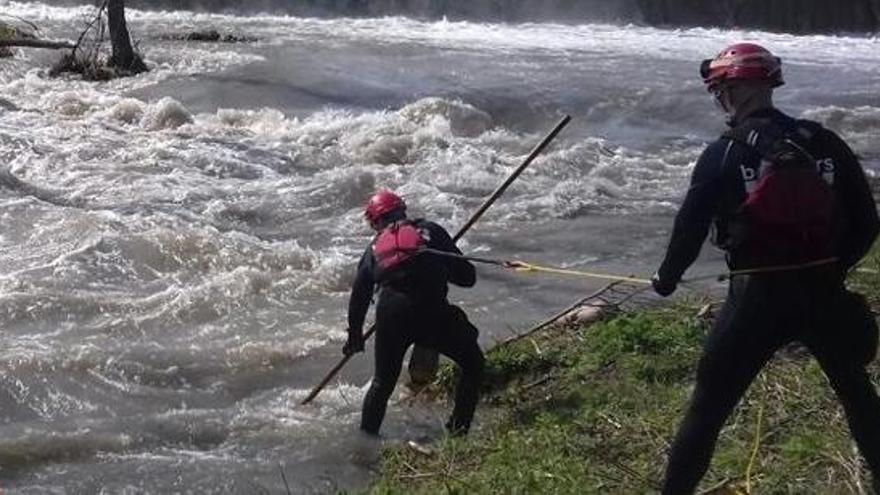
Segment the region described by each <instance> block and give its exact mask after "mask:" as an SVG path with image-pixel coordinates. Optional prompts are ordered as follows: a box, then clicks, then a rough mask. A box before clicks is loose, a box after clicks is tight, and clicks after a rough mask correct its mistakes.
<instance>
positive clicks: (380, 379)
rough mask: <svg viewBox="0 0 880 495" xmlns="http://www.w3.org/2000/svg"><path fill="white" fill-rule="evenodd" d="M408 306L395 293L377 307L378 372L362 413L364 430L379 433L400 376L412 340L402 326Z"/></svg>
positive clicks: (376, 352)
mask: <svg viewBox="0 0 880 495" xmlns="http://www.w3.org/2000/svg"><path fill="white" fill-rule="evenodd" d="M398 299H399V300H398ZM407 308H408V304H407V303H406V301H404V300H403V299H402V298H396V297H393V296H387V297H386V298H384V300H380V305H379V306H378V307H377V308H376V328H377V330H376V343H375V348H374V351H375V359H376V362H375V372H374V373H373V382H372V383H371V384H370V389H369V390H368V391H367V395H366V396H365V397H364V407H363V412H362V414H361V429H362V430H364V431H365V432H367V433H371V434H373V435H376V434H378V433H379V427H381V426H382V420H383V419H384V418H385V410H386V409H387V407H388V399H390V398H391V394H392V393H393V392H394V387H395V385H397V378H398V377H399V376H400V369H401V367H402V366H403V356H404V354H406V349H407V348H408V347H409V346H410V344H411V343H412V340H411V339H410V338H409V337H408V335H407V333H406V332H405V331H404V329H403V328H402V324H405V323H409V322H410V319H409V312H408V311H406V309H407Z"/></svg>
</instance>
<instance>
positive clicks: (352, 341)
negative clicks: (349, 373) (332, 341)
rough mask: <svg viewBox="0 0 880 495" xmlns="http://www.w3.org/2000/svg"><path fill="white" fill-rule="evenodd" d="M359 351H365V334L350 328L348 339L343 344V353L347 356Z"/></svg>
mask: <svg viewBox="0 0 880 495" xmlns="http://www.w3.org/2000/svg"><path fill="white" fill-rule="evenodd" d="M358 352H364V336H363V334H361V333H360V332H358V333H355V332H352V331H351V330H349V331H348V340H347V341H346V342H345V345H344V346H342V353H343V354H345V355H346V356H351V355H353V354H357V353H358Z"/></svg>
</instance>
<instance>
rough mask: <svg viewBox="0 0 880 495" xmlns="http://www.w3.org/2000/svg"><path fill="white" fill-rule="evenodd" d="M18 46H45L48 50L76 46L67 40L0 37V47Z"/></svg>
mask: <svg viewBox="0 0 880 495" xmlns="http://www.w3.org/2000/svg"><path fill="white" fill-rule="evenodd" d="M5 46H20V47H27V48H47V49H50V50H63V49H65V48H71V49H72V48H75V47H76V46H75V45H74V44H73V43H71V42H69V41H49V40H37V39H30V38H9V39H0V47H5Z"/></svg>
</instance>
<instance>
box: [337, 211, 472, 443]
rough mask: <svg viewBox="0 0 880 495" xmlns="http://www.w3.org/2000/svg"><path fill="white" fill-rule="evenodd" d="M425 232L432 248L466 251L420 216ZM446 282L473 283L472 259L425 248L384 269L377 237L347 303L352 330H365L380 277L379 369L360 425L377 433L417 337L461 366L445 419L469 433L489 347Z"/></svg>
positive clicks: (457, 429)
mask: <svg viewBox="0 0 880 495" xmlns="http://www.w3.org/2000/svg"><path fill="white" fill-rule="evenodd" d="M414 223H415V225H416V226H417V227H418V228H419V229H420V230H423V231H424V232H426V233H427V236H426V237H428V243H427V247H428V248H431V249H434V250H439V251H446V252H450V253H456V254H461V251H459V250H458V248H457V247H456V246H455V243H454V242H453V241H452V239H451V238H450V236H449V233H448V232H446V230H444V229H443V227H441V226H439V225H437V224H436V223H433V222H428V221H425V220H416V221H414ZM448 283H453V284H455V285H458V286H461V287H472V286H473V285H474V284H475V283H476V271H475V270H474V267H473V265H471V264H470V263H469V262H467V261H465V260H461V259H455V258H450V257H445V256H439V255H436V254H431V253H422V254H419V255H417V256H416V257H414V258H413V259H411V260H409V261H407V262H406V263H405V264H404V265H402V266H400V267H398V268H397V269H395V270H392V271H390V272H387V273H383V270H380V269H379V265H378V263H377V261H376V259H375V256H374V255H373V243H370V246H368V247H367V250H366V251H365V252H364V255H363V257H362V258H361V261H360V264H359V265H358V271H357V276H356V278H355V281H354V285H353V287H352V291H351V299H350V301H349V308H348V323H349V330H350V331H352V332H357V333H360V332H361V331H362V328H363V324H364V318H365V317H366V313H367V310H368V308H369V306H370V300H371V298H372V295H373V289H374V287H375V286H376V285H377V284H378V286H379V300H378V302H377V304H376V344H375V353H376V368H375V374H374V376H373V382H372V384H371V385H370V389H369V391H368V392H367V395H366V398H365V399H364V407H363V414H362V416H361V429H362V430H364V431H367V432H369V433H373V434H375V433H378V431H379V427H380V426H381V425H382V419H383V418H384V417H385V409H386V406H387V404H388V399H389V398H390V397H391V393H392V392H393V391H394V387H395V385H396V384H397V378H398V376H399V375H400V370H401V367H402V365H403V358H404V354H406V350H407V349H408V348H409V347H410V346H411V345H412V344H414V343H416V344H418V345H419V346H422V347H426V348H429V349H434V350H436V351H438V352H440V353H441V354H443V355H445V356H447V357H449V358H450V359H452V360H453V361H454V362H455V363H456V364H457V365H458V366H459V367H460V368H461V377H460V378H459V382H458V385H457V387H456V391H455V407H454V409H453V412H452V417H451V418H450V420H449V423H448V424H447V427H448V428H449V429H450V431H452V432H455V433H466V432H467V430H468V429H469V428H470V424H471V419H472V418H473V415H474V410H475V409H476V406H477V401H478V399H479V386H480V380H481V378H482V374H483V366H484V359H483V353H482V351H481V350H480V347H479V345H478V344H477V333H478V332H477V329H476V327H474V326H473V325H472V324H471V323H470V322H469V321H468V319H467V316H466V315H465V313H464V311H462V310H461V309H460V308H458V307H456V306H453V305H451V304H449V302H448V301H447V299H446V295H447V293H448V291H449V288H448V285H447V284H448Z"/></svg>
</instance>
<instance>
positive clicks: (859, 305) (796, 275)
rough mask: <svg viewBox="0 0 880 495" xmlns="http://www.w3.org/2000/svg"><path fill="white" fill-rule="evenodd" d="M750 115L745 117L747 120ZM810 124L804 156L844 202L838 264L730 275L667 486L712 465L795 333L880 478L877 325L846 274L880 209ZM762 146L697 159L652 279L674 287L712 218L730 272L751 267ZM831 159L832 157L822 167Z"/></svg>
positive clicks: (724, 149) (687, 484)
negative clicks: (723, 434) (746, 239)
mask: <svg viewBox="0 0 880 495" xmlns="http://www.w3.org/2000/svg"><path fill="white" fill-rule="evenodd" d="M750 119H761V120H762V123H761V125H770V126H779V127H778V129H792V128H796V127H798V126H799V125H803V124H805V123H804V122H801V121H797V120H795V119H792V118H790V117H788V116H786V115H784V114H783V113H781V112H779V111H777V110H763V111H761V112H758V113H756V114H754V115H752V116H750ZM754 124H755V120H748V121H744V122H742V123H741V124H740V125H754ZM806 125H808V126H809V125H813V126H814V128H815V129H817V132H816V133H815V135H814V136H813V137H812V138H811V139H810V141H809V152H810V153H811V154H812V155H813V156H814V157H815V158H816V159H817V160H819V161H822V163H823V164H824V165H826V167H825V169H823V170H824V172H825V173H831V174H832V175H833V187H832V189H833V191H834V193H835V196H836V198H837V201H838V202H839V203H838V206H839V210H840V211H839V215H838V216H839V218H838V219H837V222H838V226H839V227H840V231H841V232H840V242H839V243H837V248H836V253H834V254H835V255H836V256H837V257H838V258H839V259H840V262H839V263H838V264H835V265H825V266H821V267H816V268H810V269H804V270H798V271H789V272H779V273H765V274H759V275H751V276H736V277H734V278H733V280H732V281H731V284H730V288H729V293H728V298H727V301H726V304H725V306H724V308H723V310H722V311H721V314H720V316H719V318H718V320H717V321H716V322H715V324H714V327H713V328H712V330H711V332H710V334H709V336H708V339H707V342H706V344H705V349H704V353H703V356H702V358H701V359H700V363H699V366H698V370H697V384H696V388H695V390H694V393H693V397H692V398H691V403H690V406H689V408H688V410H687V413H686V416H685V418H684V420H683V422H682V424H681V426H680V429H679V432H678V434H677V436H676V438H675V442H674V443H673V445H672V448H671V452H670V458H669V463H668V466H667V470H666V479H665V482H664V488H663V493H666V494H690V493H693V492H694V490H695V489H696V487H697V485H698V483H699V481H700V479H701V478H702V477H703V475H704V474H705V472H706V470H707V469H708V466H709V462H710V460H711V457H712V452H713V450H714V448H715V442H716V440H717V438H718V434H719V432H720V430H721V428H722V426H723V424H724V422H725V421H726V419H727V417H728V416H729V414H730V413H731V411H732V410H733V408H734V407H735V406H736V404H737V402H739V400H740V398H741V397H742V395H743V394H744V393H745V391H746V389H747V388H748V386H749V384H751V382H752V380H753V379H754V377H755V376H756V375H757V374H758V372H759V371H760V370H761V368H762V367H763V366H764V365H765V364H766V362H767V361H768V360H769V359H770V358H771V357H772V356H773V354H774V353H775V352H776V351H777V350H778V349H779V348H780V347H782V346H784V345H786V344H788V343H791V342H794V341H799V342H801V343H803V344H804V345H805V346H806V347H807V348H808V349H809V350H810V352H811V353H812V354H813V355H814V356H815V357H816V359H817V360H818V362H819V364H820V365H821V367H822V369H823V371H824V372H825V374H826V375H827V376H828V379H829V381H830V383H831V386H832V387H833V389H834V391H835V392H836V393H837V396H838V398H839V399H840V401H841V403H842V404H843V407H844V409H845V411H846V415H847V419H848V421H849V426H850V430H851V432H852V434H853V437H854V438H855V440H856V442H857V443H858V446H859V449H860V450H861V452H862V454H863V456H864V457H865V459H866V460H867V462H868V465H869V466H870V469H871V471H872V473H873V475H874V477H875V478H878V477H880V398H878V396H877V393H876V391H875V389H874V386H873V384H872V383H871V382H870V380H869V378H868V375H867V373H866V372H865V365H866V364H867V363H869V362H870V361H871V360H872V359H873V358H874V355H875V353H876V349H877V324H876V321H875V320H874V318H873V315H872V314H871V312H870V310H869V309H868V307H867V305H866V303H865V301H864V299H863V298H861V296H858V295H856V294H852V293H850V292H848V291H847V290H846V289H845V287H844V278H845V273H846V271H847V270H848V269H849V268H851V267H852V266H853V265H854V264H855V263H857V262H858V261H859V260H860V259H861V258H862V257H863V256H864V255H865V254H866V253H867V252H868V250H869V249H870V247H871V245H872V243H873V242H874V240H875V238H876V237H877V233H878V230H880V222H878V217H877V207H876V205H875V203H874V200H873V198H872V196H871V192H870V189H869V186H868V184H867V181H866V179H865V175H864V171H863V170H862V168H861V166H860V164H859V162H858V160H857V158H856V156H855V155H854V154H853V152H852V151H851V150H850V149H849V147H847V145H846V144H845V143H844V142H843V141H842V140H841V139H840V138H839V137H837V136H836V135H835V134H834V133H833V132H831V131H828V130H826V129H823V128H821V127H819V126H818V125H817V124H806ZM760 161H761V158H760V156H759V155H758V152H757V151H756V150H755V149H754V148H752V147H750V146H748V145H746V144H744V143H741V142H739V141H735V140H731V139H730V138H728V137H722V138H721V139H719V140H718V141H716V142H715V143H713V144H711V145H710V146H709V147H708V148H707V149H706V151H705V152H704V153H703V155H702V157H701V158H700V159H699V161H698V163H697V165H696V168H695V169H694V172H693V177H692V181H691V186H690V189H689V190H688V193H687V197H686V198H685V201H684V204H683V205H682V207H681V210H680V211H679V213H678V216H677V218H676V220H675V227H674V232H673V234H672V239H671V241H670V245H669V249H668V251H667V254H666V257H665V259H664V261H663V264H662V266H661V267H660V269H659V271H658V275H657V276H658V278H659V279H660V280H663V281H665V283H667V284H670V283H671V284H673V286H674V284H675V283H677V282H678V281H679V280H680V279H681V276H682V274H683V273H684V272H685V270H686V269H687V268H688V267H689V266H690V265H691V263H693V262H694V260H695V259H696V257H697V255H698V254H699V251H700V248H701V246H702V244H703V242H704V240H705V239H706V236H707V235H708V233H709V231H710V228H711V227H712V226H713V224H714V230H715V236H714V240H715V242H716V244H717V245H719V246H720V247H722V248H723V249H725V250H726V251H727V258H728V263H729V265H730V268H731V269H732V270H736V269H738V268H744V267H749V266H750V265H751V266H754V263H753V260H748V259H743V257H742V256H740V255H739V253H737V250H736V245H735V243H734V242H732V238H733V237H734V235H733V234H732V232H731V230H732V225H734V224H735V219H736V214H737V209H738V208H739V206H740V205H741V204H742V203H743V201H744V200H745V198H746V187H747V179H751V178H754V177H756V176H757V174H755V172H756V171H757V170H758V167H759V164H760ZM827 165H831V167H828V166H827Z"/></svg>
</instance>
